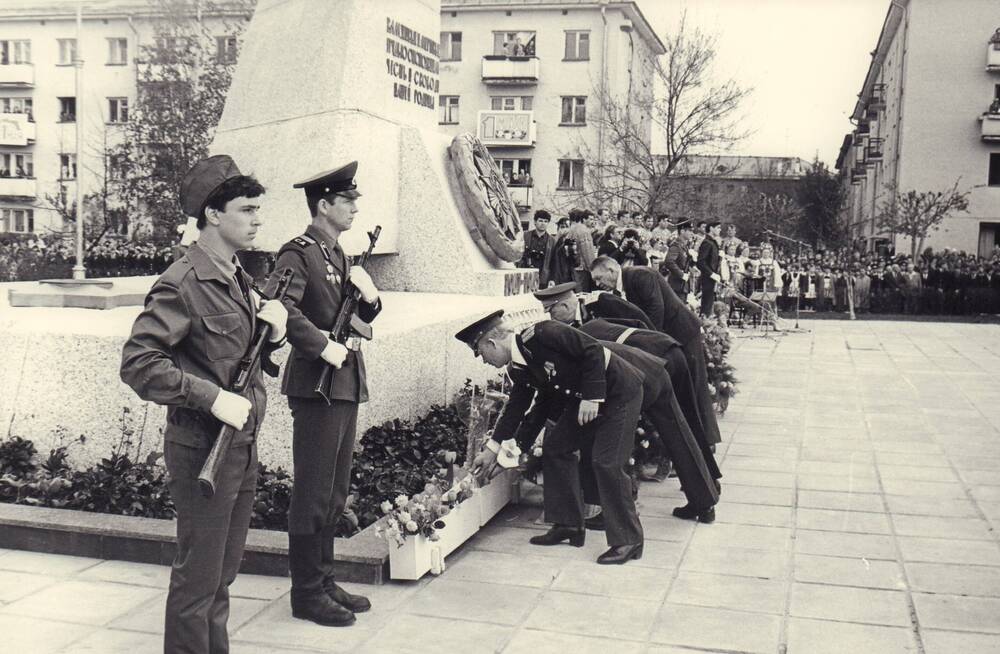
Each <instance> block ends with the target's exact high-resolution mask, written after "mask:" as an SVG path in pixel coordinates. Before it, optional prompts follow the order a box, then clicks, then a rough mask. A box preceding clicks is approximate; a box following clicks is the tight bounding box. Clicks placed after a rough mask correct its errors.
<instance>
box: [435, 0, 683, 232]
mask: <svg viewBox="0 0 1000 654" xmlns="http://www.w3.org/2000/svg"><path fill="white" fill-rule="evenodd" d="M440 52H441V73H440V80H441V90H440V96H439V99H438V103H439V106H438V110H439V121H438V122H439V124H440V127H441V129H442V130H444V131H445V132H447V133H449V134H460V133H463V132H470V133H473V134H476V135H478V136H479V138H480V139H482V141H483V143H484V144H485V145H486V146H487V147H488V148H489V150H490V152H491V153H492V155H493V157H494V159H496V160H497V161H498V162H499V164H500V166H501V168H502V170H503V172H504V174H505V177H506V178H507V179H508V180H509V187H510V190H511V194H512V195H513V197H514V199H515V202H516V203H517V205H518V206H519V207H520V209H521V211H522V218H523V219H527V217H528V215H529V214H530V212H532V211H533V210H535V209H541V208H544V209H548V210H550V211H556V212H562V213H564V212H565V211H566V210H567V209H569V208H570V207H571V206H574V205H582V204H586V203H587V198H586V195H587V191H588V185H590V184H591V182H592V181H593V175H591V172H592V171H590V170H588V166H590V165H593V162H594V161H601V160H606V158H607V157H610V156H611V154H610V148H611V145H610V144H609V137H608V135H607V134H606V133H605V131H606V130H605V128H604V126H603V125H602V121H600V120H597V117H598V116H600V112H601V111H602V102H601V101H600V100H601V98H602V96H604V97H612V98H615V101H616V102H617V103H619V104H624V103H626V102H630V101H639V100H641V99H643V98H646V97H649V96H650V95H651V94H652V92H653V79H652V70H651V68H650V63H651V62H652V61H653V59H654V58H655V57H656V56H658V55H661V54H663V53H664V52H665V49H664V46H663V43H662V42H661V41H660V39H659V38H658V37H657V36H656V34H655V32H654V30H653V28H652V27H651V26H650V24H649V23H648V22H647V20H646V18H645V17H644V16H643V14H642V12H641V11H640V10H639V7H638V6H637V5H636V3H634V2H616V1H611V0H601V1H592V2H588V1H587V0H545V1H542V2H539V1H537V0H504V1H502V2H497V1H496V0H442V2H441V41H440ZM644 129H645V139H646V142H647V143H648V141H649V124H648V121H646V123H645V126H644ZM592 208H594V207H592Z"/></svg>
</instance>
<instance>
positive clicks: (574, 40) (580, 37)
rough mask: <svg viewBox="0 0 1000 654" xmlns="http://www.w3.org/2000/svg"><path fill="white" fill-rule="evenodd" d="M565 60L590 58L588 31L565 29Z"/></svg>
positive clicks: (585, 59)
mask: <svg viewBox="0 0 1000 654" xmlns="http://www.w3.org/2000/svg"><path fill="white" fill-rule="evenodd" d="M563 58H564V59H565V60H566V61H587V60H588V59H590V32H579V31H576V30H567V31H566V52H565V54H564V55H563Z"/></svg>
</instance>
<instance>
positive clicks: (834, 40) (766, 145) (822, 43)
mask: <svg viewBox="0 0 1000 654" xmlns="http://www.w3.org/2000/svg"><path fill="white" fill-rule="evenodd" d="M637 4H638V5H639V8H640V9H641V10H642V13H643V14H644V15H645V16H646V19H647V20H648V21H649V22H650V23H651V24H652V25H653V28H654V29H655V30H656V32H657V34H660V35H662V34H664V33H667V32H669V31H672V29H673V28H674V27H675V26H676V24H677V22H678V20H679V19H680V17H681V15H682V14H683V13H684V12H685V11H686V12H687V22H688V24H689V25H696V26H697V27H698V28H699V29H701V30H703V31H705V32H707V33H709V34H714V35H715V36H716V37H717V39H718V41H717V47H716V50H717V57H716V66H715V71H714V75H715V77H716V78H717V79H720V80H725V79H730V78H732V79H735V80H736V81H737V82H739V83H740V84H741V85H743V86H749V87H752V88H753V89H754V91H753V93H752V94H751V96H750V97H749V98H748V99H747V100H746V101H745V102H744V105H743V107H742V108H741V113H742V115H743V118H742V120H741V121H740V124H741V125H742V126H743V127H744V129H746V130H748V131H750V132H751V134H750V136H749V137H748V138H747V139H746V140H745V141H743V142H741V143H740V144H738V145H737V146H735V148H734V149H733V150H732V151H731V154H738V155H743V156H750V155H760V156H793V157H801V158H803V159H806V160H807V161H811V160H812V159H813V158H814V157H816V156H817V155H818V156H819V159H820V160H821V161H823V162H825V163H826V164H827V165H829V166H830V167H831V168H832V167H833V165H834V164H835V163H836V160H837V154H838V152H839V150H840V144H841V142H842V141H843V138H844V134H846V133H847V132H849V131H851V130H852V129H853V125H851V123H850V121H849V120H848V118H849V116H850V114H851V112H853V111H854V103H855V101H856V100H857V94H858V92H859V91H860V90H861V85H862V83H863V82H864V78H865V74H866V73H867V72H868V64H869V62H870V61H871V52H872V50H874V49H875V45H876V43H877V42H878V36H879V32H880V31H881V29H882V22H883V21H884V20H885V14H886V12H887V11H888V8H889V0H637Z"/></svg>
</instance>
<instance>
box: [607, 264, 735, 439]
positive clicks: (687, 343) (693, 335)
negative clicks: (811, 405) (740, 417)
mask: <svg viewBox="0 0 1000 654" xmlns="http://www.w3.org/2000/svg"><path fill="white" fill-rule="evenodd" d="M590 274H591V276H592V277H593V279H594V283H595V284H596V285H597V286H599V287H601V288H603V289H606V290H609V291H613V292H616V293H619V294H621V295H622V296H623V297H624V298H625V299H626V300H628V301H629V302H631V303H632V304H634V305H636V306H637V307H639V308H640V309H642V310H643V311H644V312H645V313H646V315H648V316H649V317H650V319H651V320H652V321H653V324H654V325H656V328H657V330H658V331H661V332H663V333H664V334H667V335H668V336H671V337H673V338H674V339H675V340H676V341H677V342H679V343H680V344H681V347H682V348H684V356H685V357H686V358H687V362H688V368H690V370H691V375H692V377H693V379H694V388H695V393H696V394H697V397H698V413H699V414H700V415H701V422H702V424H703V425H704V427H705V435H706V438H707V439H708V442H709V443H711V444H713V445H714V444H716V443H719V442H720V441H721V440H722V436H721V434H720V433H719V423H718V420H717V419H716V417H715V408H714V406H713V402H712V395H711V393H709V390H708V368H707V366H706V363H705V342H704V340H703V338H702V333H701V321H700V320H699V319H698V316H696V315H695V314H694V312H693V311H691V310H690V309H688V307H687V305H686V304H684V303H683V302H682V301H681V299H680V298H679V297H677V295H676V294H675V293H674V291H673V289H671V288H670V285H669V284H668V283H667V280H665V279H664V278H663V276H662V275H660V274H658V273H657V272H656V271H655V270H652V269H651V268H643V267H633V268H622V267H621V266H619V265H618V262H616V261H615V260H614V259H610V258H608V257H598V258H597V259H595V260H594V265H593V266H592V267H591V271H590Z"/></svg>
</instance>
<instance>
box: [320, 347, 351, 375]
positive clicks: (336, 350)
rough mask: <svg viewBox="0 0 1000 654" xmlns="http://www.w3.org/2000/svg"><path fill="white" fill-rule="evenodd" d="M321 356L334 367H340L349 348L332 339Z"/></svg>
mask: <svg viewBox="0 0 1000 654" xmlns="http://www.w3.org/2000/svg"><path fill="white" fill-rule="evenodd" d="M319 356H320V358H322V359H323V360H324V361H326V362H327V363H329V364H330V365H331V366H333V367H334V368H339V367H340V366H342V365H344V359H346V358H347V348H346V347H344V346H343V345H341V344H340V343H338V342H337V341H330V342H329V343H327V344H326V347H325V348H323V351H322V352H321V353H320V355H319Z"/></svg>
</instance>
